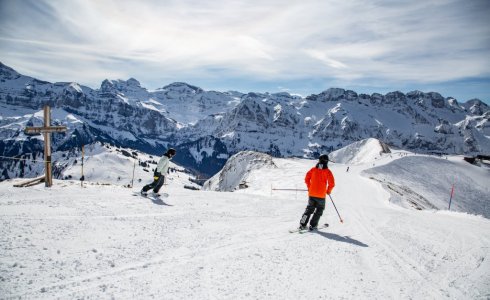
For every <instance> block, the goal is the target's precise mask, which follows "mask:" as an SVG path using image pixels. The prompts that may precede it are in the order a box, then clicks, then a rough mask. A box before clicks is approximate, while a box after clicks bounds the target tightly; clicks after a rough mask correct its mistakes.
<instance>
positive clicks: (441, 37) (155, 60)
mask: <svg viewBox="0 0 490 300" xmlns="http://www.w3.org/2000/svg"><path fill="white" fill-rule="evenodd" d="M0 3H1V4H0V5H1V6H0V20H1V21H0V55H1V57H2V58H1V59H2V61H3V62H4V63H7V64H11V65H12V67H14V68H16V69H18V70H19V71H22V70H28V69H29V70H33V69H35V70H37V71H36V74H40V75H41V73H42V72H44V74H45V76H40V77H41V78H42V79H47V80H50V79H53V78H56V79H58V80H66V77H67V76H68V77H71V76H73V77H71V78H73V80H77V79H78V80H82V79H83V80H85V83H89V84H92V85H93V84H95V83H97V82H98V83H100V81H101V79H103V78H105V77H109V76H126V77H135V78H138V79H139V80H141V81H142V82H143V83H144V82H145V81H147V82H150V81H154V80H155V79H157V80H162V81H163V80H167V81H174V80H175V79H177V78H180V79H182V80H186V78H207V79H209V80H210V79H212V78H214V79H215V80H216V81H218V80H219V78H222V77H234V78H242V79H243V80H247V78H248V79H250V80H251V79H253V81H257V80H263V81H281V80H282V81H292V80H296V79H297V80H303V81H304V80H306V79H308V78H311V79H315V80H317V79H319V78H320V79H322V78H323V79H325V80H328V81H329V82H336V83H339V84H344V85H362V84H364V83H365V81H373V80H374V81H376V82H388V83H390V84H396V83H397V82H406V81H410V82H421V83H427V82H434V83H440V82H443V81H451V80H458V79H464V78H470V77H482V76H483V77H485V76H486V77H488V75H489V70H490V51H489V50H490V26H489V25H490V24H489V21H487V16H488V15H490V14H489V13H490V7H489V5H488V4H487V2H485V1H479V0H475V1H456V0H435V1H421V0H420V1H404V2H397V1H374V0H373V1H361V0H354V1H340V0H330V1H326V0H317V1H315V0H306V1H305V0H302V1H294V0H291V1H286V2H285V1H268V0H262V1H258V0H257V1H224V0H216V1H196V0H182V1H170V0H166V1H128V0H119V1H115V0H97V1H95V0H73V1H13V0H3V1H2V2H0ZM60 65H61V66H69V68H63V67H62V68H60V67H55V66H60ZM104 74H105V75H104ZM31 75H32V74H31ZM151 78H153V80H152V79H151ZM151 88H155V87H151Z"/></svg>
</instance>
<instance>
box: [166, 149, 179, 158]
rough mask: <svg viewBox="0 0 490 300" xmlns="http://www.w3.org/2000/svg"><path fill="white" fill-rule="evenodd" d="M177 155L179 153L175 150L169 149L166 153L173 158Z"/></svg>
mask: <svg viewBox="0 0 490 300" xmlns="http://www.w3.org/2000/svg"><path fill="white" fill-rule="evenodd" d="M176 153H177V151H175V149H174V148H169V149H168V150H167V153H165V154H167V155H168V156H169V157H172V156H175V154H176Z"/></svg>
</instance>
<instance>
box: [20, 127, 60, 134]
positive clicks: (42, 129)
mask: <svg viewBox="0 0 490 300" xmlns="http://www.w3.org/2000/svg"><path fill="white" fill-rule="evenodd" d="M64 131H66V126H49V127H26V129H25V130H24V133H25V134H33V133H43V132H64Z"/></svg>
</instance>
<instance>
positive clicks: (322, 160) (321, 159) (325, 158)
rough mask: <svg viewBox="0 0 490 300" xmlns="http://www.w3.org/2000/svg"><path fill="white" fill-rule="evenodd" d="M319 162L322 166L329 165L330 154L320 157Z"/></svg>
mask: <svg viewBox="0 0 490 300" xmlns="http://www.w3.org/2000/svg"><path fill="white" fill-rule="evenodd" d="M318 161H319V162H320V163H322V164H326V163H328V154H322V155H320V157H319V158H318Z"/></svg>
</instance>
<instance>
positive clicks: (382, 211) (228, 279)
mask: <svg viewBox="0 0 490 300" xmlns="http://www.w3.org/2000/svg"><path fill="white" fill-rule="evenodd" d="M379 145H380V144H379V142H378V143H377V144H376V143H375V142H374V141H372V140H370V141H366V142H364V143H359V144H358V145H351V146H350V147H349V148H350V149H351V150H353V149H354V148H357V150H358V151H357V153H355V155H351V154H349V153H348V152H347V151H343V152H344V153H345V154H346V157H342V156H340V155H339V156H338V161H344V160H345V161H347V160H348V157H357V158H358V159H356V161H357V162H359V163H357V164H355V165H353V164H349V165H347V164H340V163H333V162H332V163H330V164H329V168H330V169H331V170H332V172H333V174H334V176H335V179H336V187H335V188H334V190H333V192H332V194H331V196H332V197H333V199H334V201H335V205H336V207H337V209H338V211H339V213H340V214H341V216H342V219H343V222H342V223H341V222H340V221H339V217H338V216H337V213H336V211H335V209H334V208H333V205H332V204H331V202H330V200H329V199H328V201H327V206H326V209H325V211H324V214H323V216H322V218H321V222H322V223H323V222H328V223H329V224H330V226H329V227H328V229H323V230H320V231H319V232H316V233H304V234H298V233H294V234H291V233H289V232H288V230H289V229H293V228H296V227H297V226H298V223H299V219H300V217H301V215H302V213H303V212H304V210H305V207H306V204H307V194H306V193H305V192H294V191H289V190H286V191H284V190H274V191H273V190H271V187H272V186H273V187H274V188H289V189H291V188H297V189H304V188H305V184H304V175H305V173H306V172H307V171H308V170H309V169H310V168H311V167H313V166H314V165H315V163H316V161H315V160H309V159H300V158H287V159H286V158H273V157H271V156H268V155H264V154H260V153H256V152H243V153H241V154H237V155H236V156H233V157H232V158H230V159H229V162H228V163H227V167H226V168H225V170H224V172H223V173H222V174H224V175H223V176H224V177H226V178H229V179H236V178H239V177H237V174H246V185H247V187H246V188H242V189H236V190H235V191H234V192H216V191H194V190H189V189H185V188H184V187H185V184H188V178H187V176H185V175H186V174H185V173H181V172H174V173H170V174H169V177H170V178H169V179H170V180H169V182H168V185H165V186H164V187H163V188H162V191H163V192H166V193H168V194H169V197H165V198H161V199H160V200H159V201H156V200H155V201H152V200H150V199H146V198H142V197H140V196H133V192H137V191H139V190H140V189H141V187H142V186H143V185H144V184H145V183H146V179H149V178H148V177H147V176H148V175H150V174H148V173H146V172H144V171H142V173H141V174H143V175H142V176H143V177H144V178H143V180H142V181H141V182H139V181H136V182H135V184H134V187H133V188H132V189H128V188H127V187H124V186H122V185H121V183H122V182H124V185H125V184H126V182H127V180H126V179H124V180H123V179H121V180H119V181H118V180H117V178H113V177H112V178H113V179H112V180H114V181H113V182H112V183H111V182H110V181H109V182H108V184H96V183H95V182H94V181H89V182H87V184H86V185H85V187H84V188H81V186H80V183H79V181H75V180H63V181H61V180H55V181H54V185H53V187H51V188H49V189H48V188H45V187H44V186H42V185H37V186H33V187H30V188H16V187H13V183H17V182H20V181H22V179H11V180H7V181H3V182H0V222H1V225H2V226H0V236H1V237H2V238H1V239H0V249H2V255H1V256H0V295H1V297H0V298H7V299H11V298H26V299H60V298H62V299H66V298H68V299H78V298H86V299H100V298H116V299H120V298H122V299H149V298H156V299H445V298H447V299H487V298H488V295H489V285H488V283H489V282H490V257H489V254H490V252H489V251H488V249H489V248H490V237H489V235H488V232H489V231H490V221H489V220H488V219H487V218H484V217H482V216H475V215H473V214H469V213H466V212H465V211H467V210H468V209H469V208H475V211H474V213H475V214H481V215H487V216H488V212H489V211H488V205H487V206H482V205H480V204H481V203H482V202H481V201H480V202H472V201H473V200H477V199H476V196H478V194H477V193H476V191H477V190H479V189H480V188H481V187H476V189H472V191H470V190H468V189H467V188H468V187H470V186H471V183H472V182H473V181H475V182H476V183H478V185H480V184H481V183H482V182H485V181H488V177H489V174H488V172H489V171H488V167H485V166H483V165H482V166H481V167H476V166H473V165H470V164H468V163H465V162H464V163H463V162H461V161H462V159H461V157H457V156H448V160H446V159H445V158H444V157H441V158H435V157H431V156H427V155H415V154H414V153H409V152H407V151H402V150H393V149H392V152H391V153H381V154H380V153H379V149H380V146H379ZM113 150H114V151H113ZM122 150H124V149H119V151H117V148H107V147H105V146H100V145H99V146H93V149H88V148H87V152H88V153H89V154H90V159H88V160H87V168H89V169H90V168H92V167H93V168H95V169H96V170H95V172H94V173H91V174H88V173H87V176H93V177H92V178H94V179H95V180H96V181H102V180H105V178H106V176H107V175H111V174H110V173H109V171H110V170H119V171H118V173H119V172H123V170H126V169H128V168H129V169H131V168H132V164H131V160H132V158H130V157H131V156H132V155H134V154H133V153H131V152H129V153H127V154H126V155H129V156H126V155H122V156H121V154H122V153H123V152H122ZM125 151H127V149H126V150H125ZM354 152H355V151H354ZM351 153H353V152H351ZM373 153H377V156H374V155H373ZM138 157H140V154H138ZM126 158H127V159H128V163H125V159H126ZM233 162H235V163H233ZM102 163H105V165H104V166H103V167H102V166H100V164H102ZM373 164H375V165H376V166H375V167H374V168H373ZM77 166H79V163H78V164H77V165H75V166H74V167H73V168H72V169H69V170H67V171H66V172H68V173H69V174H72V177H74V178H73V179H76V175H77V174H78V171H77ZM347 166H350V170H349V172H346V167H347ZM421 166H422V167H421ZM424 166H425V167H424ZM121 167H122V169H119V168H121ZM233 168H235V169H236V172H229V171H226V170H227V169H229V170H232V169H233ZM405 169H406V171H405ZM434 169H435V170H437V174H438V176H437V178H436V176H434V174H433V171H434ZM395 170H398V172H395ZM87 171H88V170H87ZM241 171H245V172H241ZM68 173H66V174H68ZM453 173H454V174H455V175H456V174H457V175H460V174H461V175H463V176H455V178H454V179H456V181H455V182H454V183H455V186H456V192H455V194H454V197H453V207H452V208H451V211H448V210H446V209H441V210H439V209H437V208H430V207H422V210H418V209H414V208H416V207H413V206H411V205H406V207H407V208H403V207H400V206H399V205H395V204H394V203H396V204H403V203H410V201H412V200H413V199H414V198H415V197H416V196H421V197H423V198H424V199H427V200H428V201H429V202H430V203H433V204H436V202H433V201H439V200H438V197H439V196H436V194H438V193H446V194H447V196H449V192H450V186H451V184H452V183H453V182H452V179H453V178H450V174H453ZM443 174H447V175H449V176H446V175H444V176H439V175H443ZM150 176H151V175H150ZM230 176H231V177H230ZM366 176H369V177H373V179H370V178H367V177H366ZM240 178H244V177H240ZM427 178H431V180H427ZM432 178H435V180H432ZM225 181H227V179H225ZM238 181H239V180H237V181H235V182H238ZM104 182H106V181H104ZM229 182H230V183H231V181H229ZM400 183H402V184H403V185H400ZM407 183H408V184H407ZM390 186H391V187H395V189H396V190H395V191H393V192H388V190H389V189H390V188H391V187H390ZM243 187H245V186H243ZM406 187H408V188H410V190H408V189H405V188H406ZM482 187H484V188H487V185H485V186H482ZM398 188H400V189H398ZM395 196H396V198H395V199H394V197H395ZM433 196H434V197H433ZM480 197H481V200H484V199H485V200H487V202H488V199H489V191H488V189H487V190H486V192H485V193H484V194H480ZM447 200H449V199H447ZM470 200H471V201H470ZM465 201H468V202H465ZM419 203H420V202H419ZM459 203H461V204H463V203H464V206H460V205H459ZM402 206H405V205H402ZM237 283H239V284H237Z"/></svg>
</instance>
